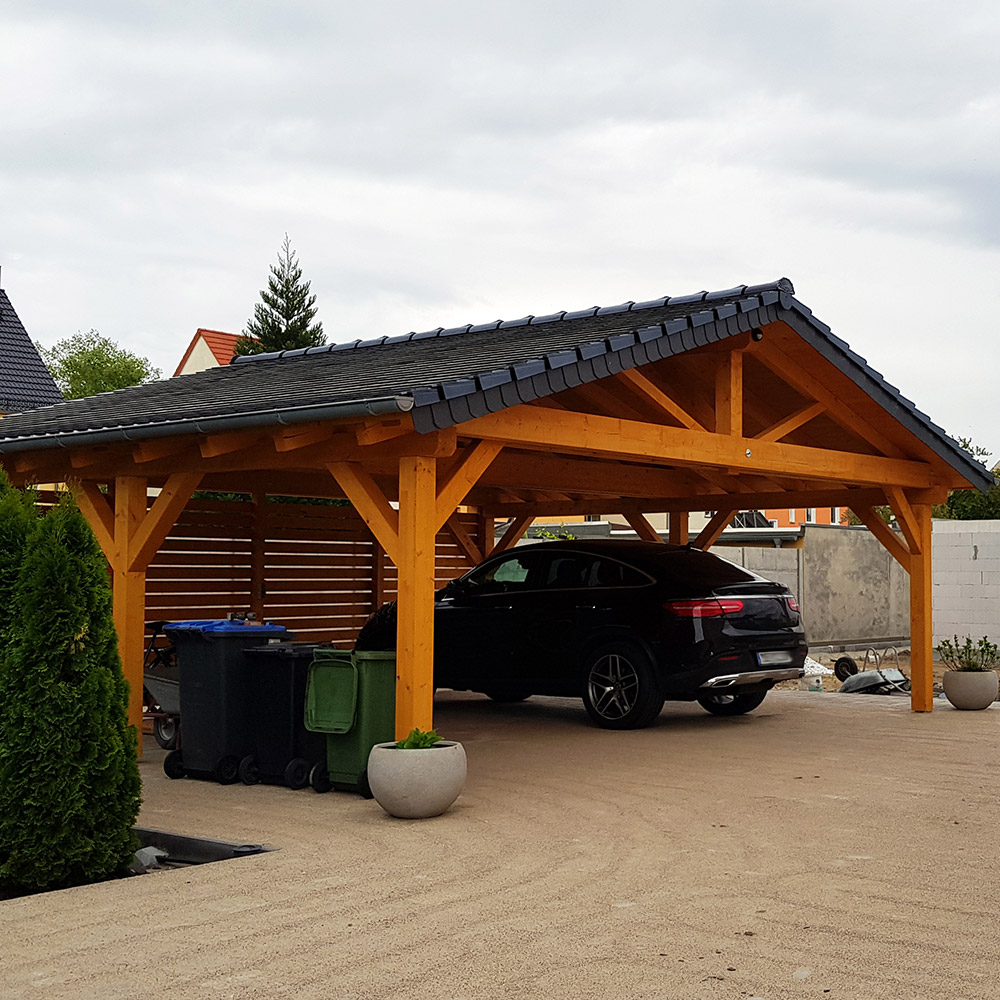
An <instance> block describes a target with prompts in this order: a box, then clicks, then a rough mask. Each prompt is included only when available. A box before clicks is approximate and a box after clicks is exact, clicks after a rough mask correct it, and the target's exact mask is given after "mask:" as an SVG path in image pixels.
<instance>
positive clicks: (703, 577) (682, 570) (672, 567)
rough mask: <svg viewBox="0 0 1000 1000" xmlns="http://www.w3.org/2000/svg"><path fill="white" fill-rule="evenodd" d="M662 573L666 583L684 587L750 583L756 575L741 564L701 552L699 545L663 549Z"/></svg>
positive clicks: (696, 588)
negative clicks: (696, 546) (691, 547)
mask: <svg viewBox="0 0 1000 1000" xmlns="http://www.w3.org/2000/svg"><path fill="white" fill-rule="evenodd" d="M659 565H660V568H661V573H660V574H658V575H659V576H660V578H661V579H662V581H663V582H664V583H667V584H676V585H677V586H678V587H679V588H681V589H683V590H687V589H689V588H690V589H693V590H708V589H711V588H712V587H724V586H727V585H729V584H733V583H750V582H752V581H754V580H757V579H758V578H757V577H756V576H754V574H753V573H748V572H747V571H746V570H745V569H743V567H742V566H736V565H735V564H733V563H731V562H727V561H726V560H725V559H720V558H719V557H718V556H714V555H712V554H711V553H710V552H702V551H701V549H680V550H678V549H674V550H672V551H670V552H665V553H664V554H663V556H662V557H661V558H660V560H659Z"/></svg>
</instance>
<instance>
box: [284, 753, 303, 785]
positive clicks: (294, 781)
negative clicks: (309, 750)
mask: <svg viewBox="0 0 1000 1000" xmlns="http://www.w3.org/2000/svg"><path fill="white" fill-rule="evenodd" d="M285 784H286V785H288V787H289V788H305V787H306V785H308V784H309V761H307V760H303V758H302V757H293V758H292V759H291V760H290V761H289V762H288V766H287V767H286V768H285Z"/></svg>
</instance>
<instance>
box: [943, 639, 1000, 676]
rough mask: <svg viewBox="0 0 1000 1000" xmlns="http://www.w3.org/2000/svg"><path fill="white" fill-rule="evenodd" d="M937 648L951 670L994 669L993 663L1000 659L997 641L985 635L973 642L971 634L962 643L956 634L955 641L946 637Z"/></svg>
mask: <svg viewBox="0 0 1000 1000" xmlns="http://www.w3.org/2000/svg"><path fill="white" fill-rule="evenodd" d="M935 649H936V651H937V654H938V656H940V657H941V660H942V662H943V663H944V665H945V666H946V667H947V668H948V669H949V670H966V671H986V670H992V669H993V665H994V664H995V663H996V662H997V660H998V659H1000V655H998V654H1000V651H998V650H997V646H996V643H993V642H990V640H989V639H988V638H987V637H986V636H985V635H984V636H983V637H982V639H980V640H979V641H978V642H976V643H973V641H972V639H971V638H970V637H969V636H966V637H965V641H964V642H961V643H960V642H959V641H958V636H957V635H956V636H955V638H954V642H953V641H952V640H951V639H945V640H944V641H943V642H942V643H941V645H940V646H935Z"/></svg>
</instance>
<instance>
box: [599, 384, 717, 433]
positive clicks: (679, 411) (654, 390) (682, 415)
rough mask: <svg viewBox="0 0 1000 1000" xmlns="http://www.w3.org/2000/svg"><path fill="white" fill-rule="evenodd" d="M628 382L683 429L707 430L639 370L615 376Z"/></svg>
mask: <svg viewBox="0 0 1000 1000" xmlns="http://www.w3.org/2000/svg"><path fill="white" fill-rule="evenodd" d="M615 378H616V379H620V380H621V381H622V382H626V383H627V384H628V385H630V386H631V387H632V388H633V389H635V390H636V391H637V392H638V393H640V394H641V395H642V396H643V397H644V398H645V399H646V400H647V401H648V402H650V403H652V404H653V405H654V406H656V407H657V408H659V409H660V410H662V411H663V412H664V414H666V415H667V416H669V417H672V418H673V419H674V420H676V421H677V422H678V423H679V424H680V425H681V426H682V427H687V428H688V429H689V430H696V431H703V430H705V428H704V427H703V426H702V425H701V424H700V423H698V421H697V420H695V418H694V417H692V416H691V414H690V413H688V412H687V410H685V409H684V407H683V406H681V405H680V404H679V403H678V402H677V401H676V400H674V399H671V397H670V396H668V395H667V394H666V393H665V392H664V391H663V390H662V389H661V388H660V387H659V386H658V385H657V384H656V383H655V382H653V381H652V380H651V379H650V378H648V377H647V376H646V375H644V374H643V373H642V372H641V371H639V369H638V368H626V369H625V371H623V372H620V373H619V374H618V375H616V376H615Z"/></svg>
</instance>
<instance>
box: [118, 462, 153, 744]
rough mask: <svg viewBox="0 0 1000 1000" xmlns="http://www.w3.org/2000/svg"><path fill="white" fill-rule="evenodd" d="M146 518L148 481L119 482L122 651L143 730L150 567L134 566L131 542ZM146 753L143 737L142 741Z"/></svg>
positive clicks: (132, 720) (131, 716) (134, 717)
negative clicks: (144, 650)
mask: <svg viewBox="0 0 1000 1000" xmlns="http://www.w3.org/2000/svg"><path fill="white" fill-rule="evenodd" d="M145 517H146V480H145V479H140V478H138V477H137V476H120V477H119V478H118V479H117V480H116V481H115V509H114V553H113V556H114V558H113V559H112V560H111V570H112V581H113V587H114V600H113V605H112V612H113V615H114V620H115V631H116V632H117V633H118V652H119V654H120V655H121V659H122V669H123V671H124V673H125V680H127V681H128V685H129V691H130V694H129V706H128V721H129V725H132V726H135V727H136V729H137V730H138V731H139V732H142V657H143V644H144V639H145V632H146V622H145V614H146V567H145V566H143V567H142V568H141V569H135V570H133V569H132V568H131V551H130V548H131V542H132V539H133V537H134V536H135V534H136V532H137V531H138V529H139V526H140V525H141V524H142V522H143V521H144V520H145ZM139 752H140V754H141V753H142V740H141V739H140V740H139Z"/></svg>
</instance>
